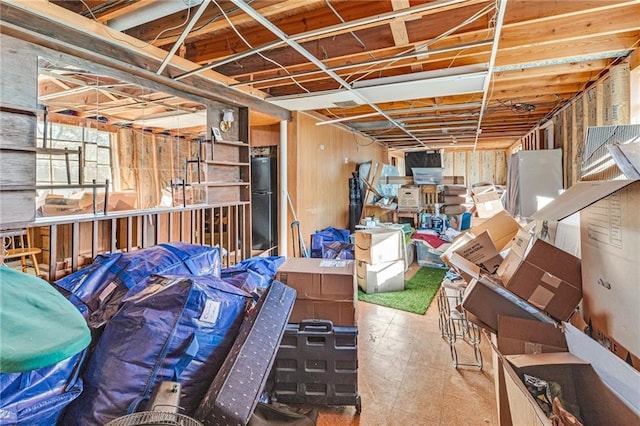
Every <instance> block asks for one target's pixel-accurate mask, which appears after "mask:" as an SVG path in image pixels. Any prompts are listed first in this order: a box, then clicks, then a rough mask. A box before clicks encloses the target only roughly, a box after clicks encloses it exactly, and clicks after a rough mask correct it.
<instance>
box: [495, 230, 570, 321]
mask: <svg viewBox="0 0 640 426" xmlns="http://www.w3.org/2000/svg"><path fill="white" fill-rule="evenodd" d="M501 279H503V281H502V282H503V284H504V285H505V287H507V289H509V290H510V291H511V292H513V293H515V294H517V295H518V296H520V297H522V298H523V299H525V300H527V301H528V302H529V303H531V304H532V305H534V306H536V307H537V308H539V309H541V310H543V311H545V312H547V313H548V314H549V315H551V316H552V317H553V318H555V319H556V320H558V321H566V320H568V319H569V317H570V316H571V315H572V314H573V312H574V311H575V308H576V307H577V306H578V304H579V303H580V300H581V299H582V276H581V266H580V259H578V258H577V257H575V256H572V255H570V254H569V253H566V252H564V251H562V250H560V249H559V248H557V247H554V246H552V245H551V244H549V243H546V242H544V241H542V240H536V242H535V243H534V244H533V246H532V247H531V250H530V251H529V253H527V255H526V256H525V258H524V259H522V261H521V262H520V264H519V265H518V267H517V268H516V269H515V271H514V273H513V275H512V276H511V277H509V276H505V277H501Z"/></svg>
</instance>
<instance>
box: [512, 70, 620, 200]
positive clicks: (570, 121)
mask: <svg viewBox="0 0 640 426" xmlns="http://www.w3.org/2000/svg"><path fill="white" fill-rule="evenodd" d="M630 87H631V86H630V65H629V62H628V61H624V62H622V63H620V64H618V65H615V66H613V67H611V69H610V70H609V73H608V74H607V75H606V76H604V77H603V78H601V79H600V80H598V81H597V82H596V83H595V84H593V85H592V86H591V87H589V88H588V89H586V90H585V91H584V92H582V93H581V94H579V95H578V96H577V97H576V98H575V99H574V100H573V101H571V102H570V103H569V104H567V105H566V106H565V107H563V108H562V109H561V110H559V111H558V112H557V113H556V114H555V115H554V116H553V117H551V119H550V120H551V121H552V123H553V126H554V128H553V135H554V146H555V147H556V148H562V152H563V160H562V161H563V174H564V187H565V188H568V187H570V186H571V185H573V184H574V183H576V182H577V181H579V180H580V179H581V175H580V173H581V165H582V154H583V152H584V142H585V138H586V136H587V128H588V127H590V126H610V125H617V124H630V94H631V90H630ZM515 145H521V146H522V149H525V150H528V149H544V148H545V143H544V141H543V138H542V133H541V129H540V127H535V128H534V129H532V130H531V131H530V132H529V133H528V134H527V135H525V136H524V137H522V138H521V139H520V140H518V141H517V142H516V144H514V146H515ZM512 148H513V147H512ZM611 177H612V176H610V175H609V174H607V173H604V174H601V175H598V176H594V177H593V178H591V179H609V178H611Z"/></svg>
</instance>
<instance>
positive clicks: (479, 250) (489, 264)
mask: <svg viewBox="0 0 640 426" xmlns="http://www.w3.org/2000/svg"><path fill="white" fill-rule="evenodd" d="M453 252H454V253H457V254H459V255H460V256H462V257H464V258H465V259H467V260H468V261H470V262H473V263H475V264H476V265H478V266H479V267H480V268H482V269H484V270H485V271H487V272H488V273H490V274H493V273H495V272H496V271H497V270H498V267H499V266H500V264H501V263H502V257H501V256H500V253H498V250H497V249H496V246H495V245H494V244H493V241H491V237H490V236H489V232H488V231H485V232H483V233H482V234H480V235H478V236H477V237H475V238H474V239H472V240H470V241H467V242H466V243H465V244H463V245H462V246H460V247H457V248H456V249H454V250H453Z"/></svg>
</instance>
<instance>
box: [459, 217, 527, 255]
mask: <svg viewBox="0 0 640 426" xmlns="http://www.w3.org/2000/svg"><path fill="white" fill-rule="evenodd" d="M478 222H479V221H478ZM478 222H476V220H475V219H474V221H473V222H472V224H473V226H472V227H471V229H470V230H469V231H470V232H471V233H472V234H473V235H480V234H482V233H483V232H485V231H489V235H491V240H492V241H493V244H495V246H496V248H497V249H498V251H499V252H501V251H502V250H504V249H505V248H508V247H510V246H511V242H512V240H513V237H515V235H516V234H517V233H518V231H519V230H520V225H519V224H518V222H516V220H515V219H514V218H513V217H512V216H511V215H510V214H509V213H508V212H506V211H504V210H503V211H501V212H499V213H497V214H495V215H494V216H492V217H490V218H488V219H485V220H483V221H482V222H479V223H478Z"/></svg>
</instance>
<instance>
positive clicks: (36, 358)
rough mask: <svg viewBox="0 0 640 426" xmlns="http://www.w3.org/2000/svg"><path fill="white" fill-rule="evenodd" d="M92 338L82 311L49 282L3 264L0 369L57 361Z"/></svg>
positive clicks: (20, 368) (8, 370) (6, 370)
mask: <svg viewBox="0 0 640 426" xmlns="http://www.w3.org/2000/svg"><path fill="white" fill-rule="evenodd" d="M90 341H91V334H90V332H89V328H88V327H87V323H86V321H85V320H84V318H83V317H82V315H81V314H80V312H78V310H77V309H76V308H75V307H74V306H73V305H72V304H71V303H70V302H69V301H68V300H67V299H65V298H64V297H63V296H62V295H61V294H60V293H59V292H58V291H56V290H55V289H54V288H53V287H52V286H51V285H49V283H47V282H45V281H43V280H42V279H40V278H37V277H35V276H33V275H27V274H25V273H22V272H20V271H16V270H13V269H10V268H8V267H6V266H0V372H2V373H16V372H22V371H29V370H35V369H37V368H41V367H45V366H48V365H51V364H55V363H56V362H59V361H61V360H63V359H66V358H68V357H70V356H72V355H75V354H77V353H78V352H80V351H81V350H82V349H84V348H86V347H87V345H88V344H89V342H90Z"/></svg>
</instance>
